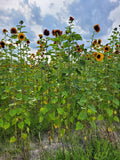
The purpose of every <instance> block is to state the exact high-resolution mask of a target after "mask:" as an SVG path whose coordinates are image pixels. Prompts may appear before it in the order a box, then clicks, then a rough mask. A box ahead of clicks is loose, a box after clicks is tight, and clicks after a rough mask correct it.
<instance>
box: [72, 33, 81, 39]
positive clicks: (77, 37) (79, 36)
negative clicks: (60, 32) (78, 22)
mask: <svg viewBox="0 0 120 160" xmlns="http://www.w3.org/2000/svg"><path fill="white" fill-rule="evenodd" d="M74 38H75V39H76V40H82V37H81V35H80V34H74Z"/></svg>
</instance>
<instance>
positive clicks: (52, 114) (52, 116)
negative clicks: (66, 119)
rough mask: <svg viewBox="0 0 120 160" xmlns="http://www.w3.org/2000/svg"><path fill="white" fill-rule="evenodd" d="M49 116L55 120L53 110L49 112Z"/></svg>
mask: <svg viewBox="0 0 120 160" xmlns="http://www.w3.org/2000/svg"><path fill="white" fill-rule="evenodd" d="M49 118H50V119H51V120H55V112H52V113H49Z"/></svg>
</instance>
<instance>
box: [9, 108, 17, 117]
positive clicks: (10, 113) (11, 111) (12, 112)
mask: <svg viewBox="0 0 120 160" xmlns="http://www.w3.org/2000/svg"><path fill="white" fill-rule="evenodd" d="M9 115H10V116H11V117H14V116H15V115H16V110H15V109H11V110H10V111H9Z"/></svg>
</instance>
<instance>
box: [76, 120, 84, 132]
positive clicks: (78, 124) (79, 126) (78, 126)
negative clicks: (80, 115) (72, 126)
mask: <svg viewBox="0 0 120 160" xmlns="http://www.w3.org/2000/svg"><path fill="white" fill-rule="evenodd" d="M79 129H83V125H82V124H81V123H80V122H77V123H76V130H79Z"/></svg>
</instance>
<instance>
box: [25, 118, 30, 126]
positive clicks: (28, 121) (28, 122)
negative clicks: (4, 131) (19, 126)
mask: <svg viewBox="0 0 120 160" xmlns="http://www.w3.org/2000/svg"><path fill="white" fill-rule="evenodd" d="M25 124H28V126H30V120H29V119H28V118H27V119H25Z"/></svg>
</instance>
